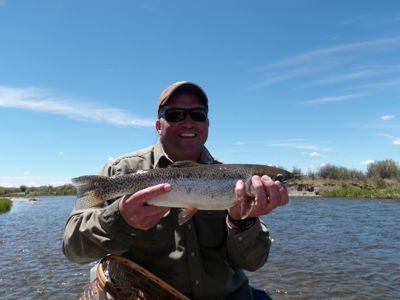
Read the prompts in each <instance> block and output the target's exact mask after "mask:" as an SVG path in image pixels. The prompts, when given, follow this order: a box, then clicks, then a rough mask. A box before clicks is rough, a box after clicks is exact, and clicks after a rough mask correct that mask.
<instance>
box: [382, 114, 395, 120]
mask: <svg viewBox="0 0 400 300" xmlns="http://www.w3.org/2000/svg"><path fill="white" fill-rule="evenodd" d="M392 119H394V115H384V116H381V120H382V121H389V120H392Z"/></svg>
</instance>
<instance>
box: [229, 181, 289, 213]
mask: <svg viewBox="0 0 400 300" xmlns="http://www.w3.org/2000/svg"><path fill="white" fill-rule="evenodd" d="M251 184H252V187H253V195H254V201H255V203H254V207H253V210H252V212H251V214H250V216H251V217H258V216H261V215H265V214H267V213H270V212H271V211H272V210H273V209H275V208H276V207H278V206H282V205H285V204H287V203H288V201H289V196H288V192H287V189H286V187H285V185H284V184H283V183H281V182H280V181H273V180H272V179H271V178H270V177H269V176H266V175H264V176H262V177H259V176H253V177H252V178H251ZM236 187H237V188H236V189H235V193H236V196H237V198H238V195H239V196H241V197H242V198H245V197H246V195H245V194H244V193H245V192H244V189H243V192H242V189H241V188H238V184H237V185H236ZM239 187H241V185H239ZM242 201H243V200H242ZM230 214H231V212H230ZM231 216H232V215H231ZM232 217H234V216H232Z"/></svg>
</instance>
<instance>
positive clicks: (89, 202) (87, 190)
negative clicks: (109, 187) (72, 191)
mask: <svg viewBox="0 0 400 300" xmlns="http://www.w3.org/2000/svg"><path fill="white" fill-rule="evenodd" d="M107 178H108V177H105V176H95V175H91V176H80V177H75V178H73V179H72V183H73V184H74V185H75V188H76V192H77V198H76V202H75V208H76V209H85V208H90V207H94V206H97V205H99V204H102V203H104V202H105V199H104V198H103V197H102V193H101V190H99V187H100V186H102V185H101V182H103V181H106V180H107Z"/></svg>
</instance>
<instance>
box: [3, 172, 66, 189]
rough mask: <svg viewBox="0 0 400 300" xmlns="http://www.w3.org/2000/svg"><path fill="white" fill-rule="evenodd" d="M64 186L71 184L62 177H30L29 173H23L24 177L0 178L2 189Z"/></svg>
mask: <svg viewBox="0 0 400 300" xmlns="http://www.w3.org/2000/svg"><path fill="white" fill-rule="evenodd" d="M64 184H71V179H70V178H68V177H62V176H33V175H30V172H25V175H24V176H0V186H2V187H20V186H21V185H25V186H44V185H52V186H60V185H64Z"/></svg>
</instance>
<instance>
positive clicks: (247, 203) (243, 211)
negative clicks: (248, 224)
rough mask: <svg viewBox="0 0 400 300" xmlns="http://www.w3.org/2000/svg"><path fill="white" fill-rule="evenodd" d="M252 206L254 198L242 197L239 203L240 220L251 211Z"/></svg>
mask: <svg viewBox="0 0 400 300" xmlns="http://www.w3.org/2000/svg"><path fill="white" fill-rule="evenodd" d="M253 207H254V198H245V199H243V201H242V203H241V204H240V218H241V219H242V220H243V219H246V218H247V217H248V216H249V215H250V214H251V212H252V211H253Z"/></svg>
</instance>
